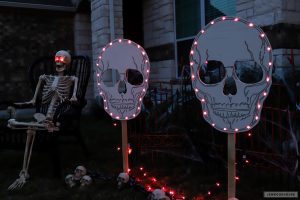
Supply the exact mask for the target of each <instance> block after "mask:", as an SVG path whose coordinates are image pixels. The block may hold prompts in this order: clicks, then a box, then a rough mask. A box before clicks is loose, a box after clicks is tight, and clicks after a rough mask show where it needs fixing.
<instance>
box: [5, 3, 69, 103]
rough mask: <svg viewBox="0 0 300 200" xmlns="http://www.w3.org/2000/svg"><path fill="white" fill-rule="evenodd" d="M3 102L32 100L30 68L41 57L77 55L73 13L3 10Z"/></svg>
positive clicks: (25, 9) (20, 9) (24, 9)
mask: <svg viewBox="0 0 300 200" xmlns="http://www.w3.org/2000/svg"><path fill="white" fill-rule="evenodd" d="M0 27H1V28H0V97H1V99H0V101H12V102H16V101H19V102H20V101H25V100H30V99H31V98H32V96H33V93H32V91H31V90H30V88H29V80H28V74H27V71H28V68H29V66H30V65H31V64H32V63H33V62H34V60H35V59H37V58H38V57H39V56H44V55H54V54H55V53H56V51H58V50H60V49H67V50H70V51H71V53H73V52H74V35H73V14H72V13H71V12H59V11H47V10H36V9H29V8H10V7H0Z"/></svg>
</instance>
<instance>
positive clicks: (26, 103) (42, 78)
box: [14, 74, 45, 106]
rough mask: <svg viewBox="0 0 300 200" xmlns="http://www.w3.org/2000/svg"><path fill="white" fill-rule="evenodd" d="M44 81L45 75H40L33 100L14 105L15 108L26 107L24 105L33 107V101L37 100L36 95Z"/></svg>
mask: <svg viewBox="0 0 300 200" xmlns="http://www.w3.org/2000/svg"><path fill="white" fill-rule="evenodd" d="M44 80H45V74H43V75H41V76H40V77H39V81H38V83H37V85H36V88H35V93H34V96H33V98H32V99H31V100H30V101H27V102H22V103H14V104H15V105H16V106H26V105H35V101H36V98H37V95H38V93H39V90H40V87H41V84H42V81H44Z"/></svg>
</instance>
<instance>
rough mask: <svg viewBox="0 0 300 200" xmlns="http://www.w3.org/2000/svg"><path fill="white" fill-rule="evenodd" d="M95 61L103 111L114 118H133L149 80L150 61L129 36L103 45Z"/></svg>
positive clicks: (139, 109)
mask: <svg viewBox="0 0 300 200" xmlns="http://www.w3.org/2000/svg"><path fill="white" fill-rule="evenodd" d="M96 65H97V74H96V75H97V85H98V88H99V93H100V95H101V96H102V98H103V101H104V109H105V111H106V112H107V113H108V114H109V115H110V116H111V117H112V118H114V119H117V120H128V119H132V118H135V117H136V116H137V115H138V114H139V113H140V111H141V105H142V100H143V97H144V96H145V94H146V90H147V88H148V82H149V73H150V63H149V59H148V56H147V54H146V52H145V50H144V49H143V48H142V47H141V46H140V45H138V44H136V43H134V42H132V41H130V40H126V39H118V40H114V41H113V42H111V43H109V44H108V45H106V46H105V47H103V49H102V52H101V53H100V55H99V59H98V61H97V64H96Z"/></svg>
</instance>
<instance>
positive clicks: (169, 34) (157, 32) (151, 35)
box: [143, 0, 176, 81]
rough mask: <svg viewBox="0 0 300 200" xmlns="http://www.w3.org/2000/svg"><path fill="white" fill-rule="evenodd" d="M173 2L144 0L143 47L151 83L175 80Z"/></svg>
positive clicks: (169, 0) (168, 0) (170, 0)
mask: <svg viewBox="0 0 300 200" xmlns="http://www.w3.org/2000/svg"><path fill="white" fill-rule="evenodd" d="M173 6H174V4H173V0H144V2H143V10H144V40H145V41H144V47H145V49H146V51H147V54H148V56H149V59H150V62H151V74H150V78H151V81H157V80H161V81H169V80H171V79H174V78H176V65H175V31H174V7H173Z"/></svg>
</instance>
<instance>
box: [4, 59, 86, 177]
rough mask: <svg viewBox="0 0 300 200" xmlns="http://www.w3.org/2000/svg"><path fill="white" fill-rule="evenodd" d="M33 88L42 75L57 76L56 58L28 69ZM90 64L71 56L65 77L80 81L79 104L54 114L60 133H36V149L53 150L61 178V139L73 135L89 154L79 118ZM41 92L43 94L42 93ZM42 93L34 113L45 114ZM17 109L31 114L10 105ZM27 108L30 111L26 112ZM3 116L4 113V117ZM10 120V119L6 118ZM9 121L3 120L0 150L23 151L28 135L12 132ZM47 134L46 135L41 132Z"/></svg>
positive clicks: (65, 106)
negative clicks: (74, 77)
mask: <svg viewBox="0 0 300 200" xmlns="http://www.w3.org/2000/svg"><path fill="white" fill-rule="evenodd" d="M28 72H29V73H28V75H29V80H30V85H31V88H32V90H33V91H35V88H36V85H37V83H38V80H39V76H40V75H42V74H46V75H47V74H53V75H54V74H55V73H56V71H55V62H54V56H45V57H41V58H39V59H37V60H36V61H35V62H34V63H33V64H32V65H31V66H30V68H29V71H28ZM90 72H91V69H90V62H89V59H88V57H85V56H72V62H71V64H70V66H69V67H68V69H67V70H66V72H65V75H70V76H71V75H72V76H76V77H77V78H78V87H77V100H78V101H77V102H76V103H71V102H70V101H64V102H63V103H61V104H60V105H59V106H58V108H57V109H56V112H55V114H54V118H53V121H54V122H55V123H56V122H58V123H59V124H60V126H59V131H57V132H54V133H51V134H49V133H47V131H37V134H36V139H35V144H34V147H33V148H34V149H35V150H42V149H44V150H45V149H46V150H51V154H52V158H53V163H54V173H55V174H56V175H60V153H59V151H58V145H59V143H60V140H59V138H60V136H73V137H75V139H76V141H77V142H78V143H79V144H80V145H81V148H82V150H83V152H84V154H85V155H86V156H87V155H88V149H87V147H86V145H85V143H84V140H83V138H82V134H81V131H80V118H81V113H82V110H83V108H84V106H85V105H86V103H87V101H86V99H85V94H86V89H87V85H88V81H89V77H90ZM40 93H41V92H40ZM41 96H42V95H41V94H38V97H37V100H36V105H35V106H34V109H35V111H33V112H39V113H43V114H46V112H47V109H48V106H49V105H47V104H42V103H41ZM11 105H12V106H14V107H16V108H20V110H19V109H17V112H20V113H22V110H23V112H26V111H27V112H28V109H27V108H25V107H24V106H23V107H22V106H21V107H18V106H16V105H15V104H11ZM2 107H4V106H2ZM24 109H27V110H26V111H24ZM2 115H3V114H2ZM6 117H7V116H6ZM6 125H7V120H6V121H5V120H3V119H2V120H1V121H0V149H1V148H5V149H8V148H9V149H24V144H25V141H26V132H25V131H24V130H12V129H9V128H7V127H6ZM41 132H44V133H41Z"/></svg>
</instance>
